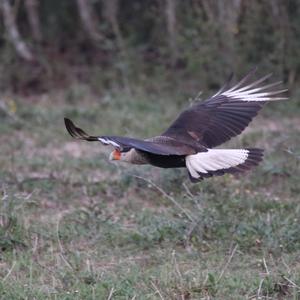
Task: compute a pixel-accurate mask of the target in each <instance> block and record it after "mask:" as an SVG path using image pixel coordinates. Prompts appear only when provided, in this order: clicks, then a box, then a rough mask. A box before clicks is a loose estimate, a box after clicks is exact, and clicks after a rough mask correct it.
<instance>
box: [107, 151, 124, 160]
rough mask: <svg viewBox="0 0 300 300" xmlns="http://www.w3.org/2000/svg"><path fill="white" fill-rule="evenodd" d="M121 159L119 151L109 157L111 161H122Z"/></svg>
mask: <svg viewBox="0 0 300 300" xmlns="http://www.w3.org/2000/svg"><path fill="white" fill-rule="evenodd" d="M120 159H121V152H120V151H119V150H114V151H113V152H112V153H111V154H110V155H109V160H120Z"/></svg>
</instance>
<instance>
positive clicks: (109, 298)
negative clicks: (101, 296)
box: [107, 287, 115, 300]
mask: <svg viewBox="0 0 300 300" xmlns="http://www.w3.org/2000/svg"><path fill="white" fill-rule="evenodd" d="M114 292H115V289H114V287H112V288H111V289H110V292H109V295H108V297H107V300H111V299H112V296H113V294H114Z"/></svg>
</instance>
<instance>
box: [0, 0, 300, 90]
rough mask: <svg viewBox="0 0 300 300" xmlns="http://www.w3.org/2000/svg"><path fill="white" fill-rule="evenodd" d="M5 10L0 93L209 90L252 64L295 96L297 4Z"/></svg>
mask: <svg viewBox="0 0 300 300" xmlns="http://www.w3.org/2000/svg"><path fill="white" fill-rule="evenodd" d="M4 3H6V5H7V7H6V8H7V11H6V10H5V9H4V8H5V7H4V6H5V5H4ZM2 11H3V14H2V15H3V18H2V19H1V20H2V21H3V22H1V23H2V24H1V25H2V26H1V28H0V59H1V64H0V74H1V78H0V88H1V89H2V90H11V91H13V92H17V93H22V94H24V93H25V94H28V93H38V94H39V93H43V92H47V91H49V90H51V89H53V88H66V87H68V86H70V85H72V84H74V83H78V82H79V83H83V84H87V85H88V86H89V87H91V89H92V90H93V92H95V93H96V94H98V95H99V94H101V93H103V91H104V90H107V89H115V88H118V89H122V90H125V91H128V92H131V91H133V90H135V88H136V86H139V85H141V86H143V87H145V88H147V89H149V91H150V92H151V91H152V90H156V89H161V90H162V89H164V88H167V89H170V88H172V87H173V86H174V84H179V88H181V89H182V90H184V91H185V90H187V91H190V90H192V91H195V90H197V89H199V88H200V89H206V90H209V89H215V88H216V87H218V86H219V85H220V84H221V83H223V81H224V78H225V77H226V76H228V74H229V73H230V72H232V71H233V72H235V73H238V74H241V73H243V72H247V71H248V70H249V69H250V68H252V67H253V66H259V67H260V69H261V70H262V72H264V73H266V72H270V71H272V72H274V73H275V74H276V76H278V78H280V79H283V80H284V81H285V82H286V83H287V85H288V87H289V88H290V89H291V90H294V88H296V86H297V84H298V83H299V80H300V78H299V72H300V51H299V49H300V2H299V1H298V0H288V1H287V0H264V1H260V0H252V1H243V0H228V1H226V2H225V1H222V0H214V1H208V0H202V1H196V0H187V1H179V0H160V1H159V0H155V1H150V0H146V1H140V0H132V1H122V0H112V1H104V0H88V1H84V0H74V1H69V0H48V1H36V0H15V1H9V0H3V5H2ZM5 12H6V13H5ZM7 14H8V15H7ZM10 14H11V19H13V20H14V21H15V22H14V23H12V22H7V17H8V20H9V15H10ZM5 16H6V17H5ZM11 23H12V24H14V25H15V29H16V30H17V31H18V33H19V34H18V37H17V39H16V38H14V37H13V35H12V34H10V32H11V28H10V27H11V26H12V24H11ZM19 43H21V44H22V45H23V48H24V49H25V52H24V51H22V47H21V46H22V45H20V44H19ZM24 49H23V50H24ZM26 51H27V52H26ZM158 83H159V84H158ZM196 87H197V88H196Z"/></svg>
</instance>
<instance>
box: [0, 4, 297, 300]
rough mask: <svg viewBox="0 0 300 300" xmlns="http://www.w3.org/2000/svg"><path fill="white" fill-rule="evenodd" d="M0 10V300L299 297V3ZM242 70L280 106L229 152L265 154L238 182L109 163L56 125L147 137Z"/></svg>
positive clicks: (99, 149) (54, 6)
mask: <svg viewBox="0 0 300 300" xmlns="http://www.w3.org/2000/svg"><path fill="white" fill-rule="evenodd" d="M0 9H1V14H0V24H1V26H0V62H1V63H0V90H1V97H0V118H1V123H0V136H1V144H0V150H1V151H0V299H5V300H6V299H16V300H17V299H18V300H19V299H41V300H42V299H43V300H44V299H51V300H52V299H65V300H67V299H78V300H79V299H91V300H92V299H117V300H118V299H120V300H124V299H128V300H134V299H136V300H143V299H145V300H146V299H147V300H149V299H159V300H161V299H166V300H167V299H172V300H173V299H174V300H177V299H180V300H193V299H194V300H198V299H206V300H211V299H224V300H227V299H228V300H229V299H230V300H232V299H284V300H287V299H294V300H296V299H300V298H299V295H300V262H299V257H300V234H299V231H300V225H299V224H300V223H299V216H300V201H299V200H300V197H299V194H300V185H299V178H300V136H299V128H300V119H299V111H300V104H299V103H300V102H299V101H297V98H298V97H299V96H300V89H299V88H297V86H299V81H300V78H299V71H300V68H299V66H300V52H299V46H300V2H299V1H297V0H263V1H261V0H251V1H250V0H249V1H247V0H226V1H223V0H201V1H200V0H199V1H196V0H194V1H192V0H184V1H179V0H161V1H158V0H152V1H150V0H144V1H141V0H139V1H138V0H131V1H125V0H124V1H121V0H107V1H104V0H102V1H100V0H73V1H71V0H48V1H47V0H43V1H38V0H15V1H10V0H0ZM254 66H258V67H259V72H261V73H262V74H264V75H265V74H266V73H269V72H274V73H275V74H276V77H277V78H278V79H279V80H283V81H284V86H285V87H288V88H289V90H290V93H291V100H290V101H283V102H280V103H279V102H276V103H272V104H270V105H268V106H267V107H266V108H265V109H264V110H263V111H262V113H261V114H260V115H259V116H258V117H257V118H256V119H255V122H253V123H252V124H251V125H250V126H249V127H248V129H247V130H246V132H245V133H244V134H242V135H240V136H238V137H236V138H235V139H233V140H231V141H230V142H229V143H228V145H226V147H228V148H231V147H232V148H234V147H235V148H237V147H246V146H248V147H249V146H251V147H259V148H264V149H265V158H264V161H263V162H262V163H261V164H260V165H259V166H258V167H257V168H256V169H255V170H253V171H252V172H249V173H247V174H243V175H242V176H239V177H233V176H229V175H226V176H222V177H214V178H211V179H209V180H205V181H203V182H200V183H199V184H192V183H190V181H189V179H188V178H187V174H186V170H165V169H159V168H154V167H151V166H131V165H125V164H122V163H119V164H118V163H117V164H113V163H110V162H108V161H107V156H108V152H109V151H110V150H111V149H107V148H108V147H100V146H99V145H96V144H93V143H85V142H80V141H74V140H73V139H72V138H71V137H70V136H69V135H68V133H67V132H66V130H65V127H64V124H63V117H64V116H68V117H70V118H71V119H74V120H76V123H78V124H80V127H81V126H82V128H84V129H85V128H86V129H87V131H88V132H90V133H91V134H94V133H95V134H112V135H114V134H116V135H123V134H124V135H129V136H136V137H149V136H153V135H155V134H157V133H159V132H161V131H162V130H163V129H164V128H166V127H167V126H168V125H169V124H170V122H171V120H173V119H174V117H175V116H176V114H177V113H178V111H179V110H180V107H182V106H183V105H186V104H187V103H186V102H187V99H188V98H189V97H193V96H194V95H196V94H197V93H198V92H199V90H205V91H211V90H214V91H215V90H216V89H218V88H219V86H220V85H221V84H223V83H224V80H225V79H226V77H227V76H228V75H229V73H230V72H232V71H233V72H235V73H236V74H238V76H239V77H240V76H241V75H242V74H243V73H245V72H247V71H249V69H251V68H252V67H254ZM275 80H276V79H275ZM24 104H26V105H24ZM141 121H142V122H141Z"/></svg>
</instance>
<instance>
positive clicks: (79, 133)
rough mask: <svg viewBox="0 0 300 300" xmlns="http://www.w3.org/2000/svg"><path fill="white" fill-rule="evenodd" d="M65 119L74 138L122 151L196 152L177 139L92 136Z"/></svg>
mask: <svg viewBox="0 0 300 300" xmlns="http://www.w3.org/2000/svg"><path fill="white" fill-rule="evenodd" d="M64 120H65V126H66V128H67V130H68V132H69V134H70V135H71V136H72V137H73V138H76V139H80V140H85V141H90V142H94V141H97V142H101V143H102V144H103V145H111V146H113V147H114V148H116V149H119V150H120V151H127V150H129V149H131V148H134V149H137V150H140V151H144V152H149V153H152V154H157V155H187V154H193V153H195V152H196V151H195V150H194V149H193V148H192V147H188V146H186V145H183V144H181V143H180V142H177V141H174V143H173V145H171V144H167V143H159V142H157V143H156V142H152V141H144V140H139V139H134V138H130V137H122V136H91V135H88V134H87V133H86V132H85V131H83V130H82V129H80V128H78V127H76V126H75V125H74V123H73V122H72V121H71V120H70V119H67V118H65V119H64Z"/></svg>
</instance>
